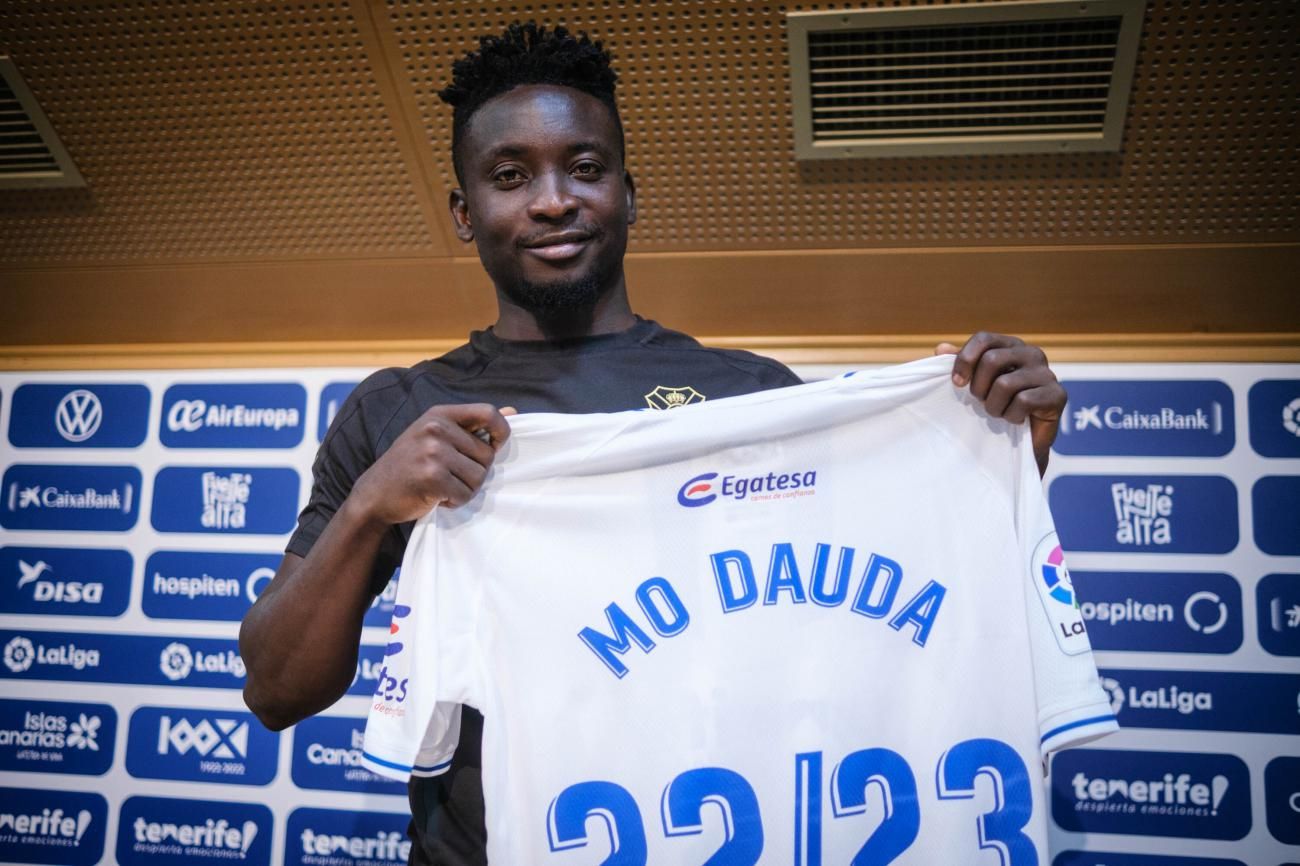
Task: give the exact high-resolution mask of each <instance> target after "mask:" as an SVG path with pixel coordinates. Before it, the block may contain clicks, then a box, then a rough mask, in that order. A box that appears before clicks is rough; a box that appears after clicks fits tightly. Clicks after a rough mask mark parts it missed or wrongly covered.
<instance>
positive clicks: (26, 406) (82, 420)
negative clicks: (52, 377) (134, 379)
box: [9, 384, 149, 448]
mask: <svg viewBox="0 0 1300 866" xmlns="http://www.w3.org/2000/svg"><path fill="white" fill-rule="evenodd" d="M148 428H149V389H148V388H146V387H145V386H144V385H101V384H66V385H45V384H40V385H19V386H18V390H17V391H14V401H13V406H12V407H11V408H10V413H9V441H10V443H12V444H13V445H14V446H16V447H18V448H135V447H136V446H137V445H139V444H140V443H142V442H144V438H145V435H146V433H147V431H148Z"/></svg>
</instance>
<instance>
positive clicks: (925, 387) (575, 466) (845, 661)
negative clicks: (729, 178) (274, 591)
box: [365, 357, 1116, 866]
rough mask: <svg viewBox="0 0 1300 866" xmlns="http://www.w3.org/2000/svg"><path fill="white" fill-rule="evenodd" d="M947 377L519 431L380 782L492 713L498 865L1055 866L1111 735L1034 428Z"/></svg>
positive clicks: (905, 368)
mask: <svg viewBox="0 0 1300 866" xmlns="http://www.w3.org/2000/svg"><path fill="white" fill-rule="evenodd" d="M951 371H952V358H951V357H936V358H930V359H926V360H923V361H917V362H915V363H911V364H905V365H902V366H898V367H892V368H887V369H882V370H878V371H873V372H866V373H858V374H849V375H847V376H844V377H841V378H837V379H833V380H828V381H824V382H817V383H813V384H808V385H802V386H796V387H792V388H785V389H780V390H775V391H765V392H761V393H757V394H751V395H748V396H743V397H735V398H730V399H725V400H718V401H712V402H708V403H704V404H700V405H696V406H691V407H687V408H685V409H682V410H674V411H671V412H650V411H642V412H624V413H617V414H609V415H531V416H528V415H526V416H520V417H516V418H512V419H510V423H511V428H512V435H511V437H510V439H509V441H508V442H507V443H506V446H505V447H504V448H503V449H502V451H501V453H500V454H498V456H497V459H496V462H495V464H494V465H493V467H492V470H491V473H490V476H489V478H488V480H487V482H486V483H485V484H484V486H483V489H482V490H481V491H480V493H479V495H478V496H477V497H476V498H475V499H474V500H473V501H472V502H471V503H470V504H469V505H467V506H465V507H462V508H459V509H455V510H448V509H435V510H434V511H433V512H431V513H430V514H429V515H428V516H427V517H425V518H424V519H423V520H422V521H420V523H419V524H418V525H417V526H416V528H415V532H414V534H413V535H412V537H411V541H410V544H409V546H408V548H407V551H406V558H405V560H404V562H403V564H402V580H401V583H400V587H399V590H398V599H397V605H398V608H397V616H395V618H394V621H393V636H392V641H393V642H392V643H391V644H390V645H389V647H388V656H387V661H386V668H385V670H384V673H383V676H382V677H381V681H380V683H379V687H378V689H377V691H376V694H375V698H374V701H373V705H372V709H371V712H370V719H369V725H368V727H367V730H366V737H365V756H366V757H365V761H366V764H367V766H369V767H370V769H372V770H374V771H375V772H377V773H380V774H383V775H386V776H390V777H393V778H401V779H404V778H405V777H406V776H407V775H409V774H410V773H412V772H415V773H423V774H431V773H437V772H439V771H440V770H441V769H443V768H445V766H446V762H447V761H448V759H449V758H450V755H451V752H452V750H453V749H454V747H455V742H456V735H457V731H456V728H457V724H458V716H457V710H456V705H458V704H468V705H470V706H473V707H476V708H478V709H479V710H481V711H482V713H483V716H484V719H485V721H484V732H483V791H484V798H485V802H486V809H487V812H486V815H487V830H488V856H489V860H490V862H492V863H494V864H506V866H520V864H534V863H536V864H552V863H553V864H557V866H562V864H575V866H576V864H583V866H586V864H597V863H609V864H647V863H651V864H676V863H682V864H697V863H704V862H706V861H707V862H709V863H726V864H752V863H764V864H767V863H771V864H782V866H785V864H791V863H793V864H796V866H811V864H820V863H827V864H832V863H836V864H838V863H848V862H850V861H852V862H864V863H865V862H871V863H875V862H881V863H883V862H894V863H899V864H908V863H910V864H935V863H943V864H962V863H971V864H975V863H989V864H996V863H999V862H1001V863H1004V864H1009V866H1025V864H1033V863H1044V864H1045V863H1047V862H1049V859H1050V858H1049V857H1048V851H1047V819H1046V815H1047V803H1046V800H1045V797H1044V786H1043V780H1042V763H1041V761H1042V757H1043V756H1044V755H1045V754H1046V753H1047V752H1048V751H1049V750H1052V749H1057V748H1060V747H1062V746H1065V745H1069V744H1075V743H1079V742H1081V741H1083V740H1085V739H1091V738H1093V737H1096V736H1099V735H1101V734H1104V733H1107V732H1109V731H1112V730H1114V729H1115V728H1116V724H1115V719H1114V715H1113V713H1112V712H1111V708H1110V705H1109V703H1108V701H1107V699H1106V697H1105V695H1104V693H1103V692H1102V690H1101V688H1100V686H1099V684H1098V681H1097V670H1096V667H1095V665H1094V662H1093V659H1092V653H1091V650H1090V647H1089V644H1088V637H1087V634H1086V633H1085V631H1084V624H1083V620H1082V617H1081V616H1080V614H1079V611H1078V608H1077V606H1076V604H1075V601H1074V593H1073V589H1072V587H1071V584H1070V579H1069V574H1068V571H1067V570H1066V566H1065V563H1064V561H1063V559H1062V557H1061V550H1060V547H1059V545H1058V544H1057V540H1056V533H1055V531H1054V529H1053V526H1052V519H1051V515H1050V514H1049V513H1048V510H1047V505H1046V503H1045V501H1044V498H1043V493H1042V487H1041V482H1040V480H1039V477H1038V472H1037V469H1036V467H1035V464H1034V459H1033V454H1032V448H1031V443H1030V441H1029V435H1028V429H1027V428H1026V427H1025V426H1013V425H1011V424H1008V423H1005V422H1003V421H1000V420H997V419H993V418H990V417H989V416H988V415H987V414H986V413H984V411H983V409H982V408H981V407H980V405H979V402H978V401H977V400H975V399H974V398H972V397H971V396H970V394H969V392H968V391H967V390H966V389H959V388H956V387H954V386H953V384H952V381H951ZM859 856H861V857H862V859H860V860H857V859H854V858H855V857H859ZM711 857H713V858H714V859H710V858H711Z"/></svg>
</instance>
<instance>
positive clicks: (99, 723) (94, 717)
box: [0, 700, 117, 775]
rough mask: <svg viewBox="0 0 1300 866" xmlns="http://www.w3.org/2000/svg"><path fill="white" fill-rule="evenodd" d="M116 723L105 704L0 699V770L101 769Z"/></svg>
mask: <svg viewBox="0 0 1300 866" xmlns="http://www.w3.org/2000/svg"><path fill="white" fill-rule="evenodd" d="M116 724H117V715H116V713H114V712H113V708H112V707H110V706H108V705H106V704H79V703H78V704H73V703H63V702H61V701H28V700H0V769H4V770H27V771H29V772H30V771H37V772H44V773H86V774H90V775H98V774H101V773H104V772H106V771H107V770H108V767H109V765H110V764H111V763H112V761H113V756H112V751H113V735H114V732H115V730H116Z"/></svg>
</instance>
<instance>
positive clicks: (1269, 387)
mask: <svg viewBox="0 0 1300 866" xmlns="http://www.w3.org/2000/svg"><path fill="white" fill-rule="evenodd" d="M1246 400H1247V404H1248V406H1249V410H1248V417H1249V420H1250V444H1251V447H1252V448H1254V449H1255V451H1256V452H1257V453H1259V454H1261V455H1263V456H1264V457H1300V379H1265V380H1263V381H1261V382H1256V383H1255V384H1254V385H1252V386H1251V389H1250V394H1249V395H1248V396H1247V398H1246Z"/></svg>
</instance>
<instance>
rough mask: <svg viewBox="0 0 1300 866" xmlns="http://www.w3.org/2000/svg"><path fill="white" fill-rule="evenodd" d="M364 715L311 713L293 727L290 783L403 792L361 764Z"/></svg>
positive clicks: (398, 784) (402, 786) (368, 791)
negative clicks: (357, 716)
mask: <svg viewBox="0 0 1300 866" xmlns="http://www.w3.org/2000/svg"><path fill="white" fill-rule="evenodd" d="M365 731H366V720H365V719H364V718H355V719H354V718H343V717H338V716H313V717H311V718H309V719H303V720H302V721H301V722H299V723H298V724H297V725H296V726H295V727H294V729H293V765H292V770H291V773H292V776H293V783H294V784H295V785H297V786H298V787H299V788H315V789H317V790H322V791H357V792H360V793H366V794H395V795H397V796H405V795H406V785H405V784H404V783H402V782H395V781H393V780H392V779H385V778H384V777H383V776H377V775H375V774H374V773H372V772H370V771H369V770H367V769H366V768H365V767H363V766H362V765H361V749H362V739H363V737H364V735H365Z"/></svg>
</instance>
